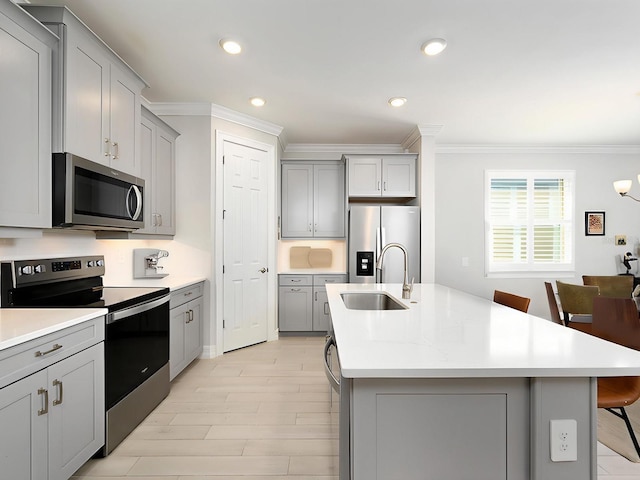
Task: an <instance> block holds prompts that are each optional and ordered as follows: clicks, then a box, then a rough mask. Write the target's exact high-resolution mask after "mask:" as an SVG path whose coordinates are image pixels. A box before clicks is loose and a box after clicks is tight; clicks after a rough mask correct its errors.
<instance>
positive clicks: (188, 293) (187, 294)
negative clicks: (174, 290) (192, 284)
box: [184, 292, 193, 297]
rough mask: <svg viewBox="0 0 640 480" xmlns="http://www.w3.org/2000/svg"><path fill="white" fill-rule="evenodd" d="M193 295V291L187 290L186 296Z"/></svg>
mask: <svg viewBox="0 0 640 480" xmlns="http://www.w3.org/2000/svg"><path fill="white" fill-rule="evenodd" d="M191 295H193V292H187V293H185V294H184V296H185V297H190V296H191Z"/></svg>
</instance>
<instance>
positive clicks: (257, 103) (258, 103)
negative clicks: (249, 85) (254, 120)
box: [249, 97, 267, 107]
mask: <svg viewBox="0 0 640 480" xmlns="http://www.w3.org/2000/svg"><path fill="white" fill-rule="evenodd" d="M249 102H251V105H253V106H254V107H262V106H264V104H265V103H267V101H266V100H265V99H264V98H260V97H251V98H250V99H249Z"/></svg>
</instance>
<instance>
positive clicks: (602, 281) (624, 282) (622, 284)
mask: <svg viewBox="0 0 640 480" xmlns="http://www.w3.org/2000/svg"><path fill="white" fill-rule="evenodd" d="M582 283H584V284H585V285H597V286H598V287H600V295H601V296H603V297H615V298H631V292H633V276H631V275H604V276H600V275H583V276H582Z"/></svg>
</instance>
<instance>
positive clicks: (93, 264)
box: [87, 260, 96, 267]
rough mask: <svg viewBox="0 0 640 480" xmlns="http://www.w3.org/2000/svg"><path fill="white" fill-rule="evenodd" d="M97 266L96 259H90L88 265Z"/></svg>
mask: <svg viewBox="0 0 640 480" xmlns="http://www.w3.org/2000/svg"><path fill="white" fill-rule="evenodd" d="M95 266H96V262H95V261H94V260H89V261H88V262H87V267H95Z"/></svg>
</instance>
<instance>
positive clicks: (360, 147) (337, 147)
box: [284, 143, 404, 154]
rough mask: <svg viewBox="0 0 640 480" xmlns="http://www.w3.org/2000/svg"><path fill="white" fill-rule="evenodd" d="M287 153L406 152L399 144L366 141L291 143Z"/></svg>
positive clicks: (286, 149) (286, 150)
mask: <svg viewBox="0 0 640 480" xmlns="http://www.w3.org/2000/svg"><path fill="white" fill-rule="evenodd" d="M284 151H285V153H340V154H349V153H352V154H355V153H377V154H383V153H404V149H403V148H402V145H398V144H366V143H362V144H359V143H333V144H332V143H316V144H314V143H290V144H288V145H287V147H286V148H285V149H284Z"/></svg>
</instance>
